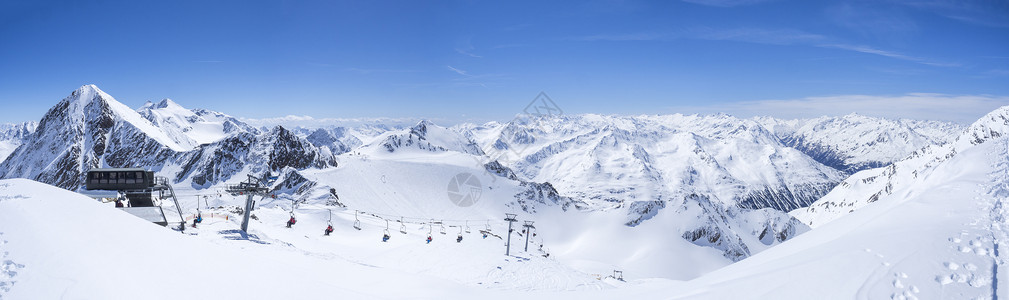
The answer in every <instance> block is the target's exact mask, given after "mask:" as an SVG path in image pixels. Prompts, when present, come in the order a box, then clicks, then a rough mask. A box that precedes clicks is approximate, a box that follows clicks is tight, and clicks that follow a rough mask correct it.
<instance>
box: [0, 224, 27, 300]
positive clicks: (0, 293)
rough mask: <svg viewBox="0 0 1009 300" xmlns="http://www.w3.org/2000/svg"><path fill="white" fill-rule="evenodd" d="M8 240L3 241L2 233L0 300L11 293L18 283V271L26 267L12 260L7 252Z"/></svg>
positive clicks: (0, 246)
mask: <svg viewBox="0 0 1009 300" xmlns="http://www.w3.org/2000/svg"><path fill="white" fill-rule="evenodd" d="M6 245H7V240H4V239H3V232H0V299H3V298H4V294H6V293H7V292H9V291H10V290H11V288H12V287H13V286H14V283H15V282H16V280H14V279H16V278H17V275H18V271H19V270H21V269H23V268H24V267H25V266H24V265H22V264H18V263H16V262H14V261H13V260H11V259H10V257H9V256H10V253H8V252H7V247H6Z"/></svg>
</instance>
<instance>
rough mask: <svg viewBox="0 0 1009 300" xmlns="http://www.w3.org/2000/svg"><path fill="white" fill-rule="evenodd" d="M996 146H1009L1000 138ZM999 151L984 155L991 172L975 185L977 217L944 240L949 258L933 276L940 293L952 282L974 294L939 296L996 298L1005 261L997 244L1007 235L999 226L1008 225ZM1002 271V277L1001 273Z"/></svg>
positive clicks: (1005, 164) (1005, 170)
mask: <svg viewBox="0 0 1009 300" xmlns="http://www.w3.org/2000/svg"><path fill="white" fill-rule="evenodd" d="M999 146H1000V147H1003V148H1005V147H1007V146H1009V145H1007V143H1006V142H1004V141H1003V142H1001V144H1000V145H999ZM999 152H1000V151H994V152H993V153H992V154H991V155H989V156H988V157H989V163H990V164H991V165H992V166H993V171H992V172H991V173H990V174H989V176H990V180H988V181H987V182H986V183H982V184H979V186H978V189H979V190H978V191H977V193H976V194H977V195H980V196H978V197H975V199H974V200H975V202H976V203H977V204H978V208H979V209H980V210H981V212H980V213H979V214H978V216H980V217H979V218H977V219H975V220H973V221H971V222H969V223H966V224H964V225H965V227H966V228H965V229H963V230H961V231H960V234H959V235H958V236H954V237H950V238H949V239H948V241H949V242H950V244H951V245H950V247H951V248H952V249H951V253H953V254H952V257H951V259H950V260H948V261H946V262H943V264H942V266H943V269H944V271H943V272H941V273H940V274H938V275H937V276H936V277H935V281H936V282H937V283H938V284H940V285H941V288H942V291H944V292H945V291H947V286H950V285H952V286H960V287H963V288H968V287H969V288H973V289H972V290H976V291H977V293H976V294H974V293H971V294H963V293H962V291H965V290H964V289H961V288H957V289H956V290H959V291H961V293H960V294H946V293H943V294H942V295H940V296H941V298H950V297H953V298H971V299H998V293H999V280H998V279H999V278H998V277H999V276H1000V275H999V269H1001V268H1004V266H1005V261H1004V260H1003V259H1002V257H1001V256H1000V255H999V247H1000V244H1005V243H1006V242H1007V241H1009V236H1007V234H1006V232H1005V231H1004V229H1003V228H1005V227H1006V226H1009V224H1007V223H1006V219H1005V215H1006V209H1005V204H1004V203H1005V201H1006V198H1007V196H1009V183H1007V181H1009V158H1007V157H1004V155H1000V153H999ZM1002 153H1004V152H1002ZM984 261H988V262H985V263H986V264H991V267H990V268H989V267H982V266H978V265H977V264H976V263H975V262H984ZM1003 271H1004V270H1003ZM1002 273H1003V275H1002V276H1005V275H1004V274H1005V272H1002ZM900 299H904V298H900Z"/></svg>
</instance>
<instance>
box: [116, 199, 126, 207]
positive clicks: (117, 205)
mask: <svg viewBox="0 0 1009 300" xmlns="http://www.w3.org/2000/svg"><path fill="white" fill-rule="evenodd" d="M123 206H125V205H123V200H116V207H123Z"/></svg>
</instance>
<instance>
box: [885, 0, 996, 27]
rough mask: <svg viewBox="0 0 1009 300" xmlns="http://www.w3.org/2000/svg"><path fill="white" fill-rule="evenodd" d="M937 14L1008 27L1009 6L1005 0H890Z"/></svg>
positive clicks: (986, 24)
mask: <svg viewBox="0 0 1009 300" xmlns="http://www.w3.org/2000/svg"><path fill="white" fill-rule="evenodd" d="M892 1H894V2H896V3H899V4H903V5H906V6H911V7H915V8H919V9H923V10H926V11H930V12H932V13H935V14H938V15H940V16H943V17H947V18H950V19H953V20H957V21H960V22H964V23H968V24H973V25H979V26H986V27H998V28H1009V6H1007V5H1006V3H1005V1H997V0H996V1H991V0H960V1H949V0H892Z"/></svg>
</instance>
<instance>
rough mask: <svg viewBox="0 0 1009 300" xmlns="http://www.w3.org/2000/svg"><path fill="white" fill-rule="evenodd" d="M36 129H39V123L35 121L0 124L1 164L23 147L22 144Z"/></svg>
mask: <svg viewBox="0 0 1009 300" xmlns="http://www.w3.org/2000/svg"><path fill="white" fill-rule="evenodd" d="M35 127H38V123H36V122H34V121H29V122H23V123H17V124H13V123H6V124H0V162H2V161H4V160H5V159H7V156H8V155H10V154H11V153H12V152H14V149H17V148H18V146H21V143H22V142H24V140H25V139H26V138H28V136H29V135H31V134H32V132H35Z"/></svg>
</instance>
